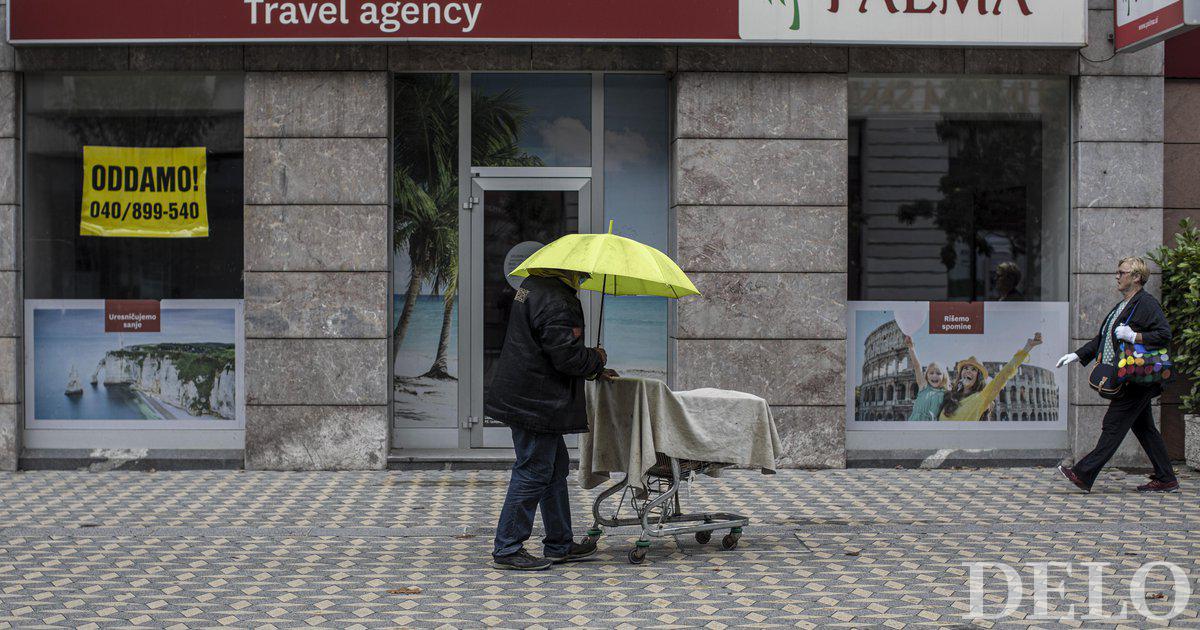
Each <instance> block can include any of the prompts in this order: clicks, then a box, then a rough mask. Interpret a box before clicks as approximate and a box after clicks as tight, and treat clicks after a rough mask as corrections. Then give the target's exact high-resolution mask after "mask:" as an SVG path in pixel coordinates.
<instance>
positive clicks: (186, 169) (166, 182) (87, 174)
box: [79, 146, 208, 238]
mask: <svg viewBox="0 0 1200 630" xmlns="http://www.w3.org/2000/svg"><path fill="white" fill-rule="evenodd" d="M207 179H208V158H207V152H206V151H205V148H204V147H180V148H142V147H86V146H85V147H83V216H82V220H81V221H80V223H79V233H80V234H81V235H83V236H116V237H135V238H198V237H207V236H208V203H207V198H208V194H207V193H208V186H207V184H206V182H207Z"/></svg>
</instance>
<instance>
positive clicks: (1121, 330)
mask: <svg viewBox="0 0 1200 630" xmlns="http://www.w3.org/2000/svg"><path fill="white" fill-rule="evenodd" d="M1117 339H1120V340H1121V341H1127V342H1129V343H1137V333H1135V332H1133V329H1132V328H1130V327H1129V326H1126V325H1125V324H1121V325H1120V326H1117Z"/></svg>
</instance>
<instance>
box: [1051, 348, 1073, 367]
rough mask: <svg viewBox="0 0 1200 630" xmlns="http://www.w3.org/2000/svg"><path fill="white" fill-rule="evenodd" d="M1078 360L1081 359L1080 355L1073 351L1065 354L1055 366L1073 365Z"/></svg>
mask: <svg viewBox="0 0 1200 630" xmlns="http://www.w3.org/2000/svg"><path fill="white" fill-rule="evenodd" d="M1078 360H1079V355H1077V354H1075V353H1074V352H1072V353H1071V354H1064V355H1063V357H1062V358H1061V359H1059V360H1058V363H1057V364H1056V365H1055V366H1054V367H1063V366H1067V365H1071V364H1072V363H1074V362H1076V361H1078Z"/></svg>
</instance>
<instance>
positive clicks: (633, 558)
mask: <svg viewBox="0 0 1200 630" xmlns="http://www.w3.org/2000/svg"><path fill="white" fill-rule="evenodd" d="M648 551H650V549H649V548H648V547H634V548H633V549H630V550H629V564H641V563H643V562H645V561H646V552H648Z"/></svg>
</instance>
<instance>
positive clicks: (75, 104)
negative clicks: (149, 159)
mask: <svg viewBox="0 0 1200 630" xmlns="http://www.w3.org/2000/svg"><path fill="white" fill-rule="evenodd" d="M24 97H25V107H24V112H25V116H24V134H25V142H24V149H25V159H24V166H25V176H24V177H23V178H22V182H23V185H24V188H25V208H24V210H25V213H24V214H25V221H24V252H25V260H26V265H25V274H26V276H25V297H27V298H30V299H150V300H161V299H221V298H224V299H229V298H241V297H242V256H243V251H244V248H243V246H242V235H243V229H242V207H243V200H242V186H243V180H244V176H243V172H242V171H243V169H242V137H243V121H242V108H243V102H244V99H243V95H242V77H241V75H237V74H209V75H204V74H187V75H173V74H154V73H144V74H121V75H109V74H96V75H71V74H29V75H26V77H25V85H24ZM84 146H116V147H205V148H206V149H207V161H208V179H207V181H206V186H207V190H208V199H207V203H208V220H209V236H208V237H207V238H103V237H88V236H81V235H80V234H79V222H80V208H81V206H82V203H83V202H82V196H83V180H82V177H83V147H84Z"/></svg>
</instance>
